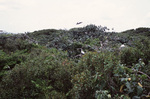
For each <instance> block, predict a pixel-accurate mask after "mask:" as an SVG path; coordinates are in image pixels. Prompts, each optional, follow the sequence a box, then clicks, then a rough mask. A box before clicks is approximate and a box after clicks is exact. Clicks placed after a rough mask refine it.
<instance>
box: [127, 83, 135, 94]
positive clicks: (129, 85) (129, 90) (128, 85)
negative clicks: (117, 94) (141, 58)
mask: <svg viewBox="0 0 150 99" xmlns="http://www.w3.org/2000/svg"><path fill="white" fill-rule="evenodd" d="M126 87H127V88H128V93H131V92H133V89H132V88H131V84H130V83H129V82H126Z"/></svg>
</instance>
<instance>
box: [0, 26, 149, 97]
mask: <svg viewBox="0 0 150 99" xmlns="http://www.w3.org/2000/svg"><path fill="white" fill-rule="evenodd" d="M107 30H108V29H107V27H102V26H95V25H92V24H91V25H87V26H85V27H82V28H73V29H70V30H56V29H47V30H40V31H35V32H32V33H24V34H0V99H145V98H149V97H150V72H149V71H150V28H137V29H132V30H127V31H124V32H121V33H116V32H107Z"/></svg>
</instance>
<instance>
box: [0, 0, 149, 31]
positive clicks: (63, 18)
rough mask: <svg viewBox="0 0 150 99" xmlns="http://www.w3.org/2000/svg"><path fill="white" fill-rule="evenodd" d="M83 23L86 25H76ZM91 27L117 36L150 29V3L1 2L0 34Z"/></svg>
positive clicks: (145, 0) (141, 0)
mask: <svg viewBox="0 0 150 99" xmlns="http://www.w3.org/2000/svg"><path fill="white" fill-rule="evenodd" d="M80 21H81V22H83V23H82V24H80V25H76V23H77V22H80ZM89 24H95V25H97V26H99V25H101V26H107V27H108V28H110V29H112V28H114V30H115V31H116V32H120V31H124V30H128V29H133V28H138V27H150V0H0V30H4V31H7V32H13V33H24V32H32V31H35V30H42V29H70V28H74V27H83V26H86V25H89Z"/></svg>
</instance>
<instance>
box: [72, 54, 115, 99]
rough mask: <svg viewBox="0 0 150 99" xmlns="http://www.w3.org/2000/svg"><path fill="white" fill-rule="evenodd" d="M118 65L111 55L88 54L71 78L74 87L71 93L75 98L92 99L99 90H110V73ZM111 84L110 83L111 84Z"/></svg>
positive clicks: (111, 84)
mask: <svg viewBox="0 0 150 99" xmlns="http://www.w3.org/2000/svg"><path fill="white" fill-rule="evenodd" d="M117 64H118V60H117V59H116V57H114V55H113V54H111V53H109V52H107V53H106V52H105V53H96V52H94V53H88V54H86V55H84V56H83V58H82V59H81V61H80V62H79V63H78V65H77V70H75V72H76V74H75V75H74V76H73V78H72V83H73V84H74V87H73V89H72V91H71V93H72V94H73V95H74V97H76V98H81V99H82V98H83V99H85V98H93V97H94V96H97V93H96V92H98V91H99V90H105V89H109V90H112V88H111V87H112V86H115V85H114V84H113V80H112V71H113V68H114V67H115V66H116V65H117ZM111 82H112V83H111Z"/></svg>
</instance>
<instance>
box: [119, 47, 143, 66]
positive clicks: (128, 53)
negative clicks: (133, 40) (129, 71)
mask: <svg viewBox="0 0 150 99" xmlns="http://www.w3.org/2000/svg"><path fill="white" fill-rule="evenodd" d="M142 55H143V53H141V51H140V50H139V49H136V48H132V47H130V48H125V49H123V50H122V51H121V62H122V63H123V64H126V65H128V66H132V64H134V63H137V62H138V60H139V59H140V58H141V57H142Z"/></svg>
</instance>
